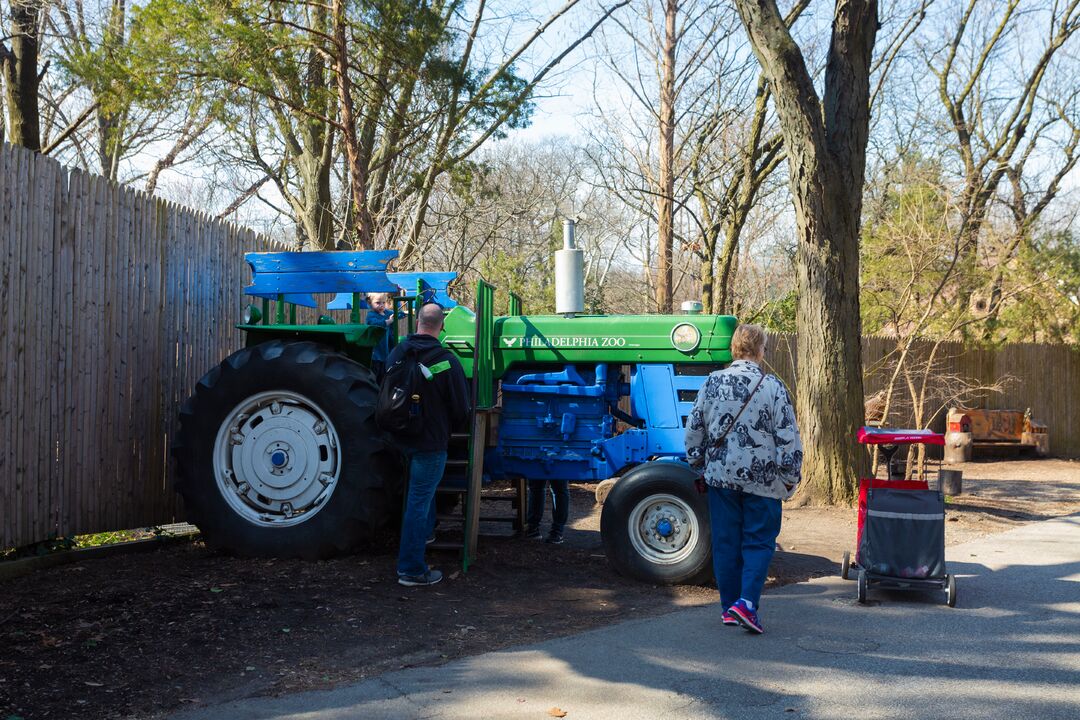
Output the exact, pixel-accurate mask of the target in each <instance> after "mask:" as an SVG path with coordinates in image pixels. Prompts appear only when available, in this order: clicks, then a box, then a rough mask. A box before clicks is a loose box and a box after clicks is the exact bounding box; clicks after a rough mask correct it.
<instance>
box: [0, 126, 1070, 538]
mask: <svg viewBox="0 0 1080 720" xmlns="http://www.w3.org/2000/svg"><path fill="white" fill-rule="evenodd" d="M0 243H2V247H0V308H2V310H3V316H2V317H0V443H2V447H0V548H6V547H13V546H21V545H27V544H30V543H33V542H37V541H39V540H44V539H46V538H49V537H50V536H67V535H76V534H82V533H91V532H98V531H102V530H116V529H122V528H132V527H146V526H150V525H156V524H161V523H167V522H171V521H174V520H178V519H181V509H180V508H179V506H178V501H177V497H176V495H175V493H173V491H172V470H173V467H172V463H171V462H170V461H169V455H168V451H169V443H170V439H171V438H172V435H173V432H174V430H175V427H176V423H177V409H178V407H179V404H180V403H181V402H182V401H183V400H184V399H185V398H186V397H187V396H188V395H189V394H191V392H192V389H193V388H194V386H195V383H196V382H197V381H198V379H199V378H200V377H201V376H202V374H203V373H205V372H206V371H207V370H209V369H210V368H212V367H213V366H214V365H216V364H217V363H218V362H219V361H220V360H221V359H222V358H224V357H225V356H226V355H228V354H229V353H230V352H231V351H233V350H235V349H236V348H237V347H239V345H240V341H241V338H240V335H239V332H238V331H236V330H235V329H234V328H233V323H234V322H235V321H236V318H237V315H238V310H239V307H240V305H241V303H242V296H241V289H242V288H243V287H244V286H245V285H247V284H248V281H249V275H248V270H247V268H246V266H245V264H244V262H243V254H244V253H245V252H248V251H257V250H269V249H280V248H278V247H273V246H272V242H271V241H270V240H268V239H266V238H264V237H260V236H258V235H256V234H255V233H254V232H252V231H251V230H246V229H243V228H239V227H236V226H234V225H230V224H228V223H224V222H219V221H216V220H214V219H212V218H210V217H209V216H207V215H206V214H205V213H200V212H196V211H193V210H189V209H186V208H182V207H179V206H177V205H175V204H172V203H168V202H165V201H163V200H160V199H157V198H153V197H149V196H147V195H146V194H144V193H141V192H137V191H135V190H131V189H129V188H125V187H122V186H119V185H117V184H115V183H111V182H108V181H107V180H104V179H103V178H100V177H96V176H94V175H90V174H88V173H84V172H80V171H76V170H68V169H65V168H63V167H61V166H60V165H59V164H58V163H56V162H55V161H53V160H50V159H48V158H43V157H40V156H38V155H34V154H32V153H30V152H27V151H25V150H22V149H20V148H12V147H10V146H7V145H3V146H0ZM769 343H770V344H769V354H768V359H769V361H770V364H771V365H772V366H773V367H774V368H775V370H776V372H777V373H778V374H780V375H781V376H782V377H783V378H784V379H785V380H786V381H787V382H788V384H789V386H794V383H793V378H794V372H793V367H794V365H793V364H794V338H792V337H790V336H783V335H773V336H771V337H770V340H769ZM892 347H893V341H891V340H889V339H888V338H877V337H871V338H866V339H865V341H864V343H863V360H864V365H865V366H866V367H868V368H872V367H875V366H877V365H878V364H879V362H880V360H881V358H883V357H884V356H885V355H886V354H887V353H888V352H889V351H890V350H891V349H892ZM916 350H917V353H918V352H922V353H925V347H920V348H917V349H916ZM943 350H944V352H943V357H944V358H945V359H944V360H943V365H942V366H943V367H946V368H948V371H949V372H955V373H958V374H961V375H965V376H967V377H972V378H974V379H976V380H979V381H981V382H984V383H990V382H993V381H995V380H996V379H997V378H999V377H1001V376H1004V375H1012V376H1015V377H1016V378H1017V381H1016V382H1014V383H1012V384H1011V385H1010V386H1009V388H1008V391H1007V392H1006V393H1005V394H1004V395H1001V396H990V397H989V398H987V400H986V401H985V404H986V406H988V407H999V408H1000V407H1014V408H1019V409H1024V408H1026V407H1031V408H1032V410H1033V411H1034V414H1035V417H1036V418H1037V419H1039V420H1043V421H1045V422H1047V423H1048V424H1049V426H1050V443H1051V451H1052V452H1053V453H1054V454H1058V455H1069V456H1078V455H1080V409H1078V408H1077V404H1078V399H1080V354H1078V352H1077V351H1075V350H1072V349H1069V348H1067V347H1061V346H1045V345H1012V346H1007V347H1005V348H1002V349H998V350H970V349H969V350H965V349H964V348H963V347H961V346H960V345H959V344H957V343H946V344H945V345H944V346H943ZM882 384H883V379H882V377H881V373H880V372H876V373H872V374H871V375H870V376H869V377H868V378H867V382H866V386H867V391H868V392H873V391H874V390H876V389H879V388H880V387H881V386H882Z"/></svg>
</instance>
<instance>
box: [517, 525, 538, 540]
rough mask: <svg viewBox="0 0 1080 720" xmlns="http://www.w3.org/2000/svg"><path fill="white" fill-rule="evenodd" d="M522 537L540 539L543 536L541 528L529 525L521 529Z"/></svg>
mask: <svg viewBox="0 0 1080 720" xmlns="http://www.w3.org/2000/svg"><path fill="white" fill-rule="evenodd" d="M521 537H523V538H525V539H526V540H539V539H540V537H541V535H540V528H538V527H527V528H525V529H524V530H522V531H521Z"/></svg>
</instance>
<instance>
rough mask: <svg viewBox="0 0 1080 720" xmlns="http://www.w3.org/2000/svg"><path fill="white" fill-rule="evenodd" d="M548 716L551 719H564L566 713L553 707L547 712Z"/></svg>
mask: <svg viewBox="0 0 1080 720" xmlns="http://www.w3.org/2000/svg"><path fill="white" fill-rule="evenodd" d="M548 715H550V716H551V717H566V711H565V710H563V709H562V708H559V707H553V708H551V709H550V710H548Z"/></svg>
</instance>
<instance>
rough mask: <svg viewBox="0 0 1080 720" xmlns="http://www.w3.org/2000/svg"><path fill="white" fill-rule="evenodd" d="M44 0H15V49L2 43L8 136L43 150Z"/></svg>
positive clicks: (0, 48)
mask: <svg viewBox="0 0 1080 720" xmlns="http://www.w3.org/2000/svg"><path fill="white" fill-rule="evenodd" d="M40 20H41V0H12V2H11V25H10V28H11V31H10V36H11V49H10V50H9V49H8V48H7V47H6V46H3V45H0V57H2V60H3V70H4V81H5V82H4V86H5V91H6V95H7V97H6V98H5V101H6V103H7V109H8V122H7V136H8V141H9V142H11V143H12V144H13V145H22V146H23V147H25V148H29V149H30V150H33V151H34V152H39V151H40V150H41V119H40V114H39V112H38V28H39V26H40Z"/></svg>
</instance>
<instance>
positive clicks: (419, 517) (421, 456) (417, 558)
mask: <svg viewBox="0 0 1080 720" xmlns="http://www.w3.org/2000/svg"><path fill="white" fill-rule="evenodd" d="M445 468H446V451H445V450H443V451H441V452H414V453H412V455H410V456H409V496H408V497H407V498H406V499H405V515H404V516H403V517H402V518H401V546H400V547H399V549H398V561H397V571H398V575H423V574H424V573H425V572H427V569H428V567H427V563H426V562H424V549H425V547H426V544H427V539H428V537H429V536H430V535H431V532H432V530H434V529H435V488H437V487H438V486H439V481H440V480H442V476H443V470H444V469H445Z"/></svg>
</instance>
